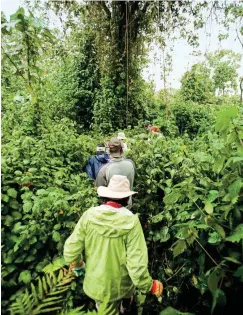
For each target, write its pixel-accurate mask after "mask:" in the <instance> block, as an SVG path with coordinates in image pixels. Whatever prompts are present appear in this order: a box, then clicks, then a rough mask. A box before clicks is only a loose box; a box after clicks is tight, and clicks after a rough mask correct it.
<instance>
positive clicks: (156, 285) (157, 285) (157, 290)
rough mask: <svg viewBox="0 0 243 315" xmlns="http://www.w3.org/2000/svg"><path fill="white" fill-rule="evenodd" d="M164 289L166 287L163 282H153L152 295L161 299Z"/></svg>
mask: <svg viewBox="0 0 243 315" xmlns="http://www.w3.org/2000/svg"><path fill="white" fill-rule="evenodd" d="M163 289H164V287H163V284H162V282H160V281H158V280H153V285H152V289H151V293H152V294H154V295H156V296H157V297H160V296H161V295H162V292H163Z"/></svg>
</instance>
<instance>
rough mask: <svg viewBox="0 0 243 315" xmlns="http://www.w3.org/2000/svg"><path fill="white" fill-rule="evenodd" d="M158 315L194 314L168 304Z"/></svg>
mask: <svg viewBox="0 0 243 315" xmlns="http://www.w3.org/2000/svg"><path fill="white" fill-rule="evenodd" d="M159 315H194V314H193V313H188V312H186V313H184V312H180V311H177V310H176V309H174V308H173V307H171V306H169V307H166V309H164V310H163V311H162V312H160V313H159Z"/></svg>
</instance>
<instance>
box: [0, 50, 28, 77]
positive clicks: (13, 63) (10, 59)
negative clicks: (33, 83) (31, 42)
mask: <svg viewBox="0 0 243 315" xmlns="http://www.w3.org/2000/svg"><path fill="white" fill-rule="evenodd" d="M1 48H2V50H3V52H4V54H5V56H6V57H7V58H8V59H9V61H10V62H11V63H12V65H13V66H14V67H15V68H16V70H17V71H18V73H19V74H20V76H21V77H22V78H23V79H24V80H25V82H27V79H26V78H25V77H24V76H23V74H22V73H21V71H20V70H19V68H18V66H17V65H16V63H15V62H14V61H13V60H12V58H11V57H10V56H9V55H8V54H7V53H6V51H5V50H4V48H3V46H2V45H1Z"/></svg>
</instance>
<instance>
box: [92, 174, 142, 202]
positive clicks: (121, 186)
mask: <svg viewBox="0 0 243 315" xmlns="http://www.w3.org/2000/svg"><path fill="white" fill-rule="evenodd" d="M97 193H98V195H99V196H100V197H105V198H111V199H122V198H126V197H129V196H132V195H134V194H137V192H136V191H131V190H130V182H129V180H128V179H127V177H126V176H122V175H113V176H112V178H111V180H110V182H109V185H108V187H105V186H100V187H98V189H97Z"/></svg>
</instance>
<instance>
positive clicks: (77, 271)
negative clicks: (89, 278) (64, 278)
mask: <svg viewBox="0 0 243 315" xmlns="http://www.w3.org/2000/svg"><path fill="white" fill-rule="evenodd" d="M70 269H71V270H72V272H73V273H74V274H75V276H76V277H80V276H82V275H83V274H84V273H85V262H84V261H82V262H81V264H80V265H78V266H77V265H76V264H75V262H74V263H71V265H70Z"/></svg>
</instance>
